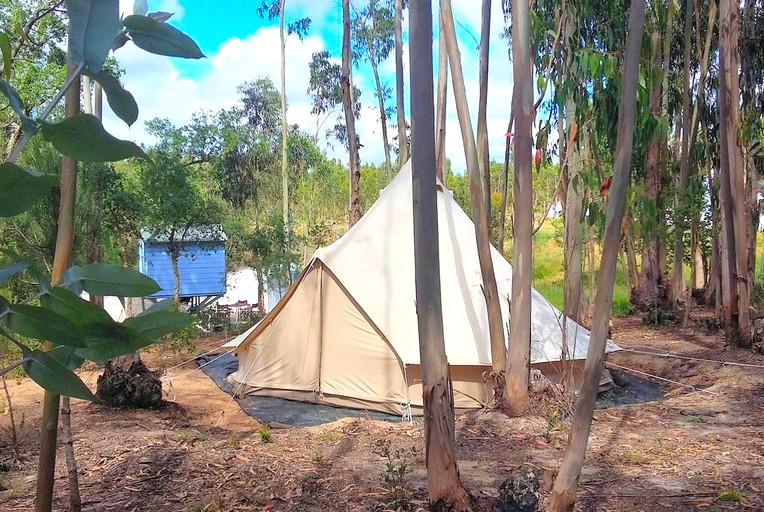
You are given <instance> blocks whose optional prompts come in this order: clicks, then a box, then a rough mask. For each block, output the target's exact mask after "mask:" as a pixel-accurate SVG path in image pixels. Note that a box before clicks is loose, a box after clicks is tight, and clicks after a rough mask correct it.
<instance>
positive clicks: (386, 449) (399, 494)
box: [374, 439, 419, 510]
mask: <svg viewBox="0 0 764 512" xmlns="http://www.w3.org/2000/svg"><path fill="white" fill-rule="evenodd" d="M374 453H376V454H377V455H379V456H380V457H382V458H383V459H384V460H385V468H384V472H383V477H382V481H383V483H384V485H385V487H386V488H387V490H388V491H389V492H390V498H391V501H390V503H389V506H390V507H391V508H392V509H393V510H405V509H406V508H408V505H409V501H408V500H409V492H410V491H409V486H408V483H407V482H406V476H407V475H408V474H409V473H411V471H412V468H411V467H410V466H409V464H408V462H406V460H405V459H404V455H405V454H406V453H408V454H409V455H411V456H414V457H415V456H416V455H417V454H418V453H419V450H417V448H415V447H411V448H410V449H409V450H403V449H401V448H398V449H396V450H393V449H392V448H391V446H390V440H389V439H378V440H377V442H376V445H375V447H374Z"/></svg>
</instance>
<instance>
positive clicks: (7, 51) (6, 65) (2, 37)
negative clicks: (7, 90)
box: [0, 32, 13, 80]
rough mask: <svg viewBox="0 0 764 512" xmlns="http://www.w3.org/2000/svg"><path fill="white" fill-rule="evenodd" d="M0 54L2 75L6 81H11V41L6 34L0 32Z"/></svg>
mask: <svg viewBox="0 0 764 512" xmlns="http://www.w3.org/2000/svg"><path fill="white" fill-rule="evenodd" d="M0 54H2V56H3V75H5V79H6V80H10V79H11V58H12V57H13V55H12V54H11V40H10V39H9V38H8V34H6V33H5V32H0Z"/></svg>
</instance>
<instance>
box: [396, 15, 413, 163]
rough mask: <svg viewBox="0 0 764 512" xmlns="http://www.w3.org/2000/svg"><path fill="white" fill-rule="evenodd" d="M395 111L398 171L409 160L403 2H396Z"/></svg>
mask: <svg viewBox="0 0 764 512" xmlns="http://www.w3.org/2000/svg"><path fill="white" fill-rule="evenodd" d="M393 29H394V31H395V110H396V114H397V117H398V169H400V168H401V167H403V165H404V164H405V163H406V162H407V161H408V159H409V146H408V140H407V137H406V104H405V103H404V101H403V0H395V20H394V23H393Z"/></svg>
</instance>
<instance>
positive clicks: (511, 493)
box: [496, 471, 540, 512]
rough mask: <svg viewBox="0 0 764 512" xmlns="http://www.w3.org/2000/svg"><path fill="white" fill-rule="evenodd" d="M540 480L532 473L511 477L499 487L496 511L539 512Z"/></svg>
mask: <svg viewBox="0 0 764 512" xmlns="http://www.w3.org/2000/svg"><path fill="white" fill-rule="evenodd" d="M539 486H540V484H539V479H538V477H537V476H536V475H535V474H534V473H533V472H532V471H528V473H526V474H525V475H522V476H518V477H510V478H508V479H507V480H504V481H503V482H502V483H501V485H500V486H499V497H498V498H497V499H496V510H498V511H500V512H538V511H539V510H540V509H539Z"/></svg>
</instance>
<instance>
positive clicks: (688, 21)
mask: <svg viewBox="0 0 764 512" xmlns="http://www.w3.org/2000/svg"><path fill="white" fill-rule="evenodd" d="M685 4H686V7H685V18H684V71H683V73H682V160H681V164H680V171H679V180H678V186H677V192H676V193H675V194H674V264H673V267H672V275H671V299H672V300H673V301H674V302H676V303H680V302H684V290H685V283H684V232H685V229H686V224H687V222H686V221H687V212H686V209H687V200H686V196H687V182H688V180H689V178H690V168H691V166H692V155H691V150H692V147H693V146H694V144H693V142H692V141H691V140H690V131H691V124H692V117H691V115H690V85H691V84H690V63H691V60H692V12H693V5H694V2H692V1H688V2H685Z"/></svg>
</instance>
